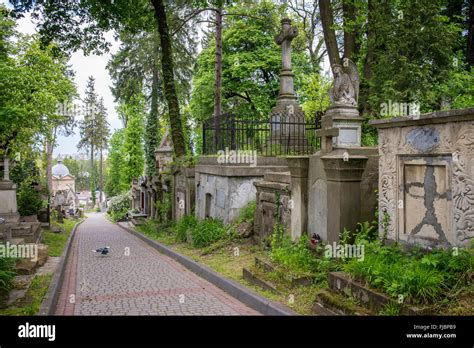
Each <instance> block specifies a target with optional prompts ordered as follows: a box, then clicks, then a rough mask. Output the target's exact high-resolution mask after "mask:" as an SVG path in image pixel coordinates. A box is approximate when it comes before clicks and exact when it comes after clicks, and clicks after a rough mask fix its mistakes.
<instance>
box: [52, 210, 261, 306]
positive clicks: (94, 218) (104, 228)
mask: <svg viewBox="0 0 474 348" xmlns="http://www.w3.org/2000/svg"><path fill="white" fill-rule="evenodd" d="M105 246H109V247H110V253H109V255H107V256H101V255H99V254H97V253H94V252H92V250H94V249H97V248H101V247H105ZM56 314H57V315H258V314H259V313H257V312H256V311H254V310H253V309H251V308H249V307H247V306H245V305H244V304H243V303H241V302H239V301H238V300H236V299H234V298H233V297H232V296H230V295H228V294H226V293H225V292H223V291H222V290H220V289H218V288H217V287H215V286H214V285H212V284H211V283H209V282H207V281H206V280H204V279H202V278H200V277H199V276H197V275H195V274H194V273H192V272H190V271H189V270H187V269H186V268H184V267H183V266H182V265H180V264H179V263H177V262H176V261H174V260H172V259H170V258H169V257H167V256H165V255H163V254H161V253H159V252H158V251H156V250H155V249H153V248H152V247H150V246H148V245H147V244H146V243H145V242H143V241H142V240H140V239H139V238H137V237H135V236H133V235H131V234H129V233H127V232H126V231H124V230H123V229H121V228H120V227H118V226H116V225H114V224H113V223H111V222H110V221H108V220H107V219H106V218H105V216H104V213H92V214H89V215H88V218H87V219H86V220H85V221H84V222H83V223H82V224H81V225H79V227H78V228H77V230H76V235H75V238H74V240H73V244H72V249H71V254H70V257H69V260H68V262H67V265H66V272H65V276H64V280H63V283H62V288H61V291H60V295H59V300H58V305H57V307H56Z"/></svg>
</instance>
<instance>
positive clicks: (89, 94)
mask: <svg viewBox="0 0 474 348" xmlns="http://www.w3.org/2000/svg"><path fill="white" fill-rule="evenodd" d="M94 84H95V79H94V77H92V76H89V79H88V81H87V86H86V97H85V98H84V101H83V102H84V106H83V108H84V119H83V120H82V121H81V122H80V124H79V131H80V134H81V140H80V141H79V144H78V145H77V148H78V149H79V150H86V151H87V153H88V154H89V156H90V168H91V169H90V170H91V171H90V191H91V196H92V202H93V204H94V205H95V204H96V196H95V192H96V189H97V170H96V166H95V164H94V156H95V153H96V152H97V150H98V148H100V146H101V145H102V139H101V138H100V134H101V132H100V131H99V129H98V128H99V127H98V125H99V122H100V119H101V118H102V117H103V115H101V114H100V113H101V110H100V109H99V100H98V98H99V96H98V95H97V93H96V92H95V86H94Z"/></svg>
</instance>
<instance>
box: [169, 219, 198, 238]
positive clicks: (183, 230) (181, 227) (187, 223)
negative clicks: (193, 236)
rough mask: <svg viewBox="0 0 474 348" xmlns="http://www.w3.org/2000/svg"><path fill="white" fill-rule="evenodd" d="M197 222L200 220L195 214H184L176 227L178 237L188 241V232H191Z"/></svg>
mask: <svg viewBox="0 0 474 348" xmlns="http://www.w3.org/2000/svg"><path fill="white" fill-rule="evenodd" d="M197 224H198V221H197V219H196V218H195V217H194V215H186V216H183V217H182V218H181V220H179V221H178V222H177V223H176V225H175V227H174V231H175V233H176V239H177V240H178V241H180V242H186V238H187V235H188V232H191V231H192V230H193V229H194V228H195V227H196V226H197Z"/></svg>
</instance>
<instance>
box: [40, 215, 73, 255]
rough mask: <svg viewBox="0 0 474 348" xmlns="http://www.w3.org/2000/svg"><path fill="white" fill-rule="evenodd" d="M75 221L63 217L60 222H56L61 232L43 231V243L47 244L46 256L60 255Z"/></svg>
mask: <svg viewBox="0 0 474 348" xmlns="http://www.w3.org/2000/svg"><path fill="white" fill-rule="evenodd" d="M77 222H78V221H77V220H72V219H71V220H69V219H64V222H63V223H62V224H60V223H56V224H57V225H58V226H59V227H60V228H61V229H62V230H63V231H62V232H60V233H53V232H51V231H45V232H44V233H43V243H44V244H46V245H48V256H53V257H57V256H61V254H62V253H63V250H64V247H65V246H66V242H67V239H68V238H69V235H70V234H71V232H72V229H73V228H74V225H75V224H76V223H77Z"/></svg>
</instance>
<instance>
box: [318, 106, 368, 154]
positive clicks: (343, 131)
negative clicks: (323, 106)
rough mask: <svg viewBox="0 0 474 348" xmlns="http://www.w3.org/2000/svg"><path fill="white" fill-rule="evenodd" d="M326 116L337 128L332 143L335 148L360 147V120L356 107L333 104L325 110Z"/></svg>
mask: <svg viewBox="0 0 474 348" xmlns="http://www.w3.org/2000/svg"><path fill="white" fill-rule="evenodd" d="M324 117H326V118H331V120H332V125H333V127H335V128H337V129H338V130H339V132H338V135H336V136H335V137H333V139H332V140H333V143H332V145H333V146H334V147H336V148H347V147H360V146H361V145H362V144H361V138H362V121H364V118H362V117H360V116H359V111H358V110H357V108H356V107H353V106H348V105H333V106H331V107H330V108H329V109H328V110H327V111H326V115H325V116H324Z"/></svg>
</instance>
